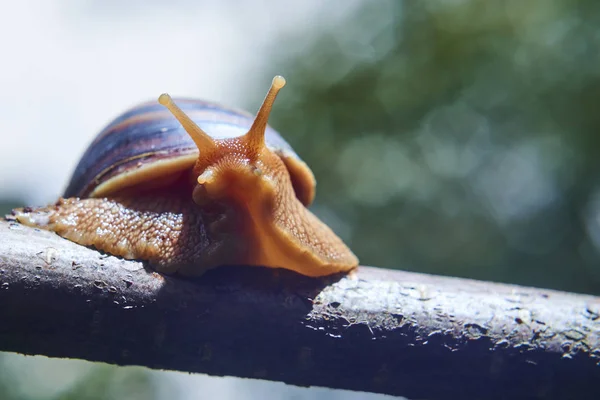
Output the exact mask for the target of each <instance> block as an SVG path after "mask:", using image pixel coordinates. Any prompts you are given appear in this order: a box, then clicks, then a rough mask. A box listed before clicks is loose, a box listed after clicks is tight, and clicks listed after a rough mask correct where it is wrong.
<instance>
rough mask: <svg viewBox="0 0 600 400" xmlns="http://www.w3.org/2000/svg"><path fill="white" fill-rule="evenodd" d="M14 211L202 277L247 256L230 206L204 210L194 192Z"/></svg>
mask: <svg viewBox="0 0 600 400" xmlns="http://www.w3.org/2000/svg"><path fill="white" fill-rule="evenodd" d="M210 211H212V212H210ZM15 214H16V216H17V219H18V220H19V221H20V222H22V223H24V224H26V225H31V226H37V227H41V228H44V229H48V230H51V231H54V232H56V233H57V234H59V235H60V236H63V237H65V238H67V239H69V240H72V241H74V242H76V243H79V244H82V245H86V246H93V247H95V248H97V249H99V250H103V251H106V252H108V253H111V254H114V255H118V256H121V257H123V258H126V259H139V260H146V261H148V262H149V263H150V265H152V266H153V267H154V268H155V269H157V270H159V271H161V272H166V273H172V272H175V271H179V272H181V273H185V271H187V270H190V272H189V273H187V275H201V274H202V273H203V272H204V271H206V270H208V269H210V268H214V267H216V266H219V265H222V264H232V263H235V261H237V260H236V259H237V258H239V257H241V258H242V259H243V258H244V254H243V251H242V250H241V244H242V243H243V242H242V241H240V238H238V235H237V234H236V231H239V229H240V227H239V226H236V225H233V224H231V223H230V221H228V218H227V217H228V215H231V213H229V214H228V209H227V208H225V207H216V206H214V205H213V207H212V208H210V209H209V208H206V212H201V210H200V209H199V207H198V206H197V205H196V204H195V203H194V202H193V201H192V199H191V197H190V196H189V192H188V195H187V196H183V195H182V193H177V192H176V193H173V194H170V195H169V194H164V193H158V192H149V193H146V194H145V195H144V196H139V197H134V196H128V197H117V198H112V199H109V198H98V199H96V198H91V199H78V198H70V199H60V200H59V201H58V202H57V203H56V204H55V205H53V206H49V207H46V208H41V209H37V210H34V211H31V212H19V211H17V212H16V213H15Z"/></svg>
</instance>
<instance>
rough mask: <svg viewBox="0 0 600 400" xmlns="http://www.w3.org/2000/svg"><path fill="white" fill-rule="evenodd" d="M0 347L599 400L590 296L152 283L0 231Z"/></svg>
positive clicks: (374, 385)
mask: <svg viewBox="0 0 600 400" xmlns="http://www.w3.org/2000/svg"><path fill="white" fill-rule="evenodd" d="M0 321H1V322H0V350H4V351H12V352H19V353H25V354H43V355H46V356H50V357H69V358H80V359H86V360H91V361H103V362H107V363H111V364H118V365H143V366H147V367H150V368H160V369H171V370H178V371H188V372H201V373H206V374H211V375H232V376H239V377H249V378H257V379H268V380H274V381H281V382H286V383H289V384H294V385H300V386H311V385H316V386H325V387H330V388H343V389H350V390H359V391H367V392H376V393H387V394H392V395H402V396H406V397H409V398H415V399H417V398H419V399H423V398H426V399H446V400H448V399H505V398H510V399H525V398H527V399H529V398H540V399H542V398H543V399H559V398H560V399H563V398H578V399H586V398H589V399H598V398H600V298H598V297H593V296H587V295H578V294H570V293H563V292H557V291H552V290H545V289H534V288H526V287H519V286H514V285H504V284H496V283H490V282H479V281H473V280H467V279H457V278H448V277H439V276H430V275H425V274H417V273H409V272H401V271H391V270H383V269H377V268H370V267H360V268H359V269H358V271H357V272H356V273H353V274H351V275H349V276H333V277H328V278H323V279H312V278H307V277H303V276H300V275H297V274H295V273H292V272H287V271H284V270H271V269H266V268H258V267H222V268H218V269H216V270H213V271H210V272H209V273H207V274H206V275H205V276H203V277H202V278H199V279H197V280H194V281H192V280H185V279H179V278H176V277H168V276H163V275H160V274H158V273H155V272H152V271H149V270H147V269H146V268H145V267H144V265H143V264H142V263H140V262H136V261H126V260H122V259H119V258H116V257H113V256H109V255H106V254H102V253H100V252H98V251H95V250H92V249H88V248H86V247H83V246H79V245H77V244H74V243H72V242H69V241H67V240H64V239H62V238H59V237H58V236H56V235H55V234H53V233H50V232H44V231H40V230H36V229H31V228H27V227H25V226H22V225H19V224H17V223H14V222H0Z"/></svg>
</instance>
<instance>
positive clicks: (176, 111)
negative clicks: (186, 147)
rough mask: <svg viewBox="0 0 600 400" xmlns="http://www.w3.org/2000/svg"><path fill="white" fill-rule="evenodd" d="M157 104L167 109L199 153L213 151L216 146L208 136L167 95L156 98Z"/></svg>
mask: <svg viewBox="0 0 600 400" xmlns="http://www.w3.org/2000/svg"><path fill="white" fill-rule="evenodd" d="M158 102H159V103H160V104H162V105H163V106H165V107H167V108H168V109H169V111H171V114H173V116H174V117H175V118H177V120H178V121H179V122H180V123H181V125H183V128H184V129H185V131H186V132H187V133H188V135H190V137H191V138H192V140H193V141H194V143H196V146H198V149H199V150H200V151H207V150H215V149H216V147H217V146H216V144H215V141H214V140H213V138H211V137H210V135H209V134H208V133H206V132H204V131H203V130H202V128H200V127H199V126H198V124H196V123H195V122H194V121H192V119H191V118H190V117H188V115H187V114H186V113H184V112H183V111H182V110H181V108H179V107H178V106H177V104H175V102H173V99H172V98H171V96H169V95H168V94H167V93H163V94H161V95H160V97H159V98H158Z"/></svg>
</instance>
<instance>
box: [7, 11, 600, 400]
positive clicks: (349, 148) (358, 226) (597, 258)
mask: <svg viewBox="0 0 600 400" xmlns="http://www.w3.org/2000/svg"><path fill="white" fill-rule="evenodd" d="M0 5H1V9H2V12H1V13H0V55H1V59H2V61H1V63H0V87H1V88H2V92H3V93H2V96H0V145H1V146H2V147H3V151H2V152H0V212H2V213H5V212H7V211H8V210H9V209H10V208H11V207H13V206H16V205H23V204H27V205H41V204H45V203H49V202H52V201H54V200H55V199H56V198H57V197H58V196H59V195H60V193H61V191H62V190H63V189H64V188H65V186H66V183H67V180H68V178H69V175H70V173H71V172H72V170H73V168H74V166H75V164H76V163H77V161H78V158H79V156H80V155H81V153H82V152H83V150H84V149H85V148H86V147H87V145H88V144H89V142H90V141H91V140H92V138H93V137H94V135H95V134H96V133H97V132H98V131H99V130H100V129H101V128H102V127H103V126H104V125H105V124H106V123H107V122H109V120H111V119H112V118H113V117H115V116H116V115H118V114H119V113H121V112H122V111H124V110H125V109H126V108H128V107H130V106H132V105H134V104H136V103H138V102H140V101H144V100H147V99H152V98H156V97H157V95H158V94H160V93H162V92H164V91H168V92H170V93H171V94H173V95H178V96H191V97H200V98H205V99H210V100H216V101H219V102H221V103H224V104H227V105H231V106H236V107H241V108H245V109H248V110H251V111H255V110H256V109H257V107H258V106H259V105H260V102H261V101H262V99H263V97H264V94H265V92H266V89H267V88H268V85H269V83H270V81H271V79H272V77H273V76H274V75H275V74H282V75H284V76H285V77H286V78H287V80H288V85H287V86H286V88H285V89H284V90H283V91H282V92H281V94H280V96H279V98H278V101H277V103H276V106H275V109H274V113H273V116H272V119H271V125H273V126H274V127H275V128H276V129H278V130H279V131H280V132H282V133H283V135H284V136H285V137H286V138H287V139H288V141H289V142H290V143H291V144H292V145H293V146H294V148H295V149H296V150H297V152H298V153H299V154H300V155H301V156H302V157H303V158H304V159H305V160H306V161H307V162H308V164H309V165H310V166H311V167H312V169H313V171H314V172H315V175H316V177H317V179H318V190H317V199H316V203H315V205H314V207H313V210H314V211H315V213H317V214H318V215H319V216H320V217H321V218H322V219H324V220H325V221H326V222H327V223H328V224H329V225H330V226H332V227H333V228H334V230H335V231H336V232H338V233H339V234H340V236H342V237H343V238H344V239H345V240H346V241H347V243H349V244H350V246H351V247H352V248H353V250H354V251H355V252H356V254H357V255H358V256H359V257H360V259H361V261H362V262H363V263H364V264H368V265H375V266H379V267H385V268H399V269H405V270H412V271H419V272H426V273H434V274H444V275H453V276H460V277H469V278H476V279H485V280H493V281H501V282H510V283H517V284H523V285H531V286H539V287H546V288H554V289H560V290H568V291H574V292H584V293H592V294H596V295H598V294H600V157H599V155H600V29H599V28H598V27H600V2H598V1H597V0H539V1H537V0H531V1H521V0H512V1H510V0H506V1H501V2H500V1H499V2H493V1H489V0H430V1H427V2H421V1H419V2H418V1H401V0H378V1H376V2H375V1H370V2H369V1H366V0H350V1H345V2H343V3H342V2H322V1H318V0H308V1H306V0H305V1H303V2H294V3H293V4H289V3H287V4H286V2H278V1H276V0H262V1H253V2H217V1H199V0H194V1H192V0H179V1H171V2H162V1H156V0H138V1H127V2H125V1H122V0H118V1H117V0H101V1H100V0H60V1H58V0H56V1H53V2H47V1H42V0H39V1H32V0H30V1H22V2H14V1H7V0H1V1H0ZM3 306H5V305H3ZM265 396H273V397H284V398H294V399H316V398H332V399H355V398H356V399H358V398H367V397H366V395H364V394H358V393H350V392H344V391H332V390H327V389H301V388H295V387H290V386H286V385H283V384H278V383H270V382H261V381H252V380H242V379H235V378H212V377H206V376H202V375H187V374H179V373H174V372H157V371H149V370H147V369H143V368H116V367H111V366H106V365H99V364H93V363H88V362H84V361H66V360H50V359H46V358H42V357H23V356H19V355H14V354H1V353H0V398H2V399H7V400H12V399H40V400H41V399H43V400H54V399H71V398H73V399H122V398H128V399H156V400H160V399H172V400H178V399H196V398H214V397H217V398H224V399H226V398H235V399H255V398H256V399H258V398H263V397H265ZM368 398H372V399H380V398H383V396H378V395H370V396H369V397H368Z"/></svg>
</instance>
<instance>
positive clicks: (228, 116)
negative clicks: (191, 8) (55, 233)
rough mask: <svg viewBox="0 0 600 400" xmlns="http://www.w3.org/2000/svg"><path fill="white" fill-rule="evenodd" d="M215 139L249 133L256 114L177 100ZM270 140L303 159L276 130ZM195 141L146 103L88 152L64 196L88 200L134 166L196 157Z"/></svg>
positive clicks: (126, 115) (269, 131)
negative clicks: (124, 169) (160, 160)
mask: <svg viewBox="0 0 600 400" xmlns="http://www.w3.org/2000/svg"><path fill="white" fill-rule="evenodd" d="M174 101H175V103H176V104H177V105H178V106H179V107H180V108H181V109H182V110H183V111H185V112H186V113H187V114H188V115H189V116H190V118H192V120H194V122H196V123H197V124H198V125H199V126H200V127H201V128H202V129H203V130H205V131H206V133H208V134H209V135H210V136H212V137H214V138H218V139H223V138H228V137H236V136H240V135H243V134H244V133H245V132H246V131H247V130H248V129H249V128H250V126H251V125H252V122H253V121H254V116H252V115H251V114H249V113H246V112H243V111H236V110H233V109H227V108H223V107H221V106H219V105H218V104H215V103H210V102H206V101H201V100H190V99H174ZM265 140H266V143H267V146H268V147H269V148H271V149H272V150H275V151H277V150H279V151H283V152H285V153H286V154H288V155H291V156H293V157H298V156H297V155H296V154H295V153H294V151H293V149H292V148H291V146H290V145H289V144H288V143H287V142H286V141H285V140H284V139H283V138H282V137H281V136H280V135H279V134H278V133H277V132H276V131H275V130H274V129H272V128H271V127H268V128H267V131H266V136H265ZM197 151H198V149H197V148H196V146H195V144H194V142H193V141H192V139H191V138H190V137H189V136H188V134H187V133H186V132H185V130H184V129H183V128H182V127H181V125H180V124H179V122H178V121H177V120H176V119H175V117H173V116H172V115H171V114H170V113H169V112H168V111H167V110H165V108H164V107H163V106H161V105H160V104H158V103H145V104H142V105H140V106H138V107H135V108H133V109H131V110H129V111H127V112H125V113H124V114H122V115H121V116H119V117H117V118H116V119H115V120H114V121H112V122H111V123H110V124H109V125H108V126H107V127H106V128H105V129H104V130H102V132H100V133H99V134H98V136H97V137H96V138H95V139H94V141H93V142H92V144H91V145H90V146H89V147H88V149H87V150H86V152H85V153H84V154H83V156H82V158H81V160H80V162H79V164H78V165H77V167H76V168H75V172H74V173H73V176H72V177H71V181H70V183H69V185H68V187H67V189H66V190H65V193H64V197H86V196H87V195H89V193H90V192H91V191H92V190H94V188H95V187H96V186H98V185H99V184H100V183H102V182H103V181H105V180H107V179H108V178H110V177H112V176H115V175H117V174H118V173H120V172H121V171H122V170H123V168H127V167H129V166H130V165H132V164H139V163H148V162H151V161H153V160H155V159H163V158H166V157H170V156H173V155H186V154H191V153H196V152H197Z"/></svg>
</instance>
